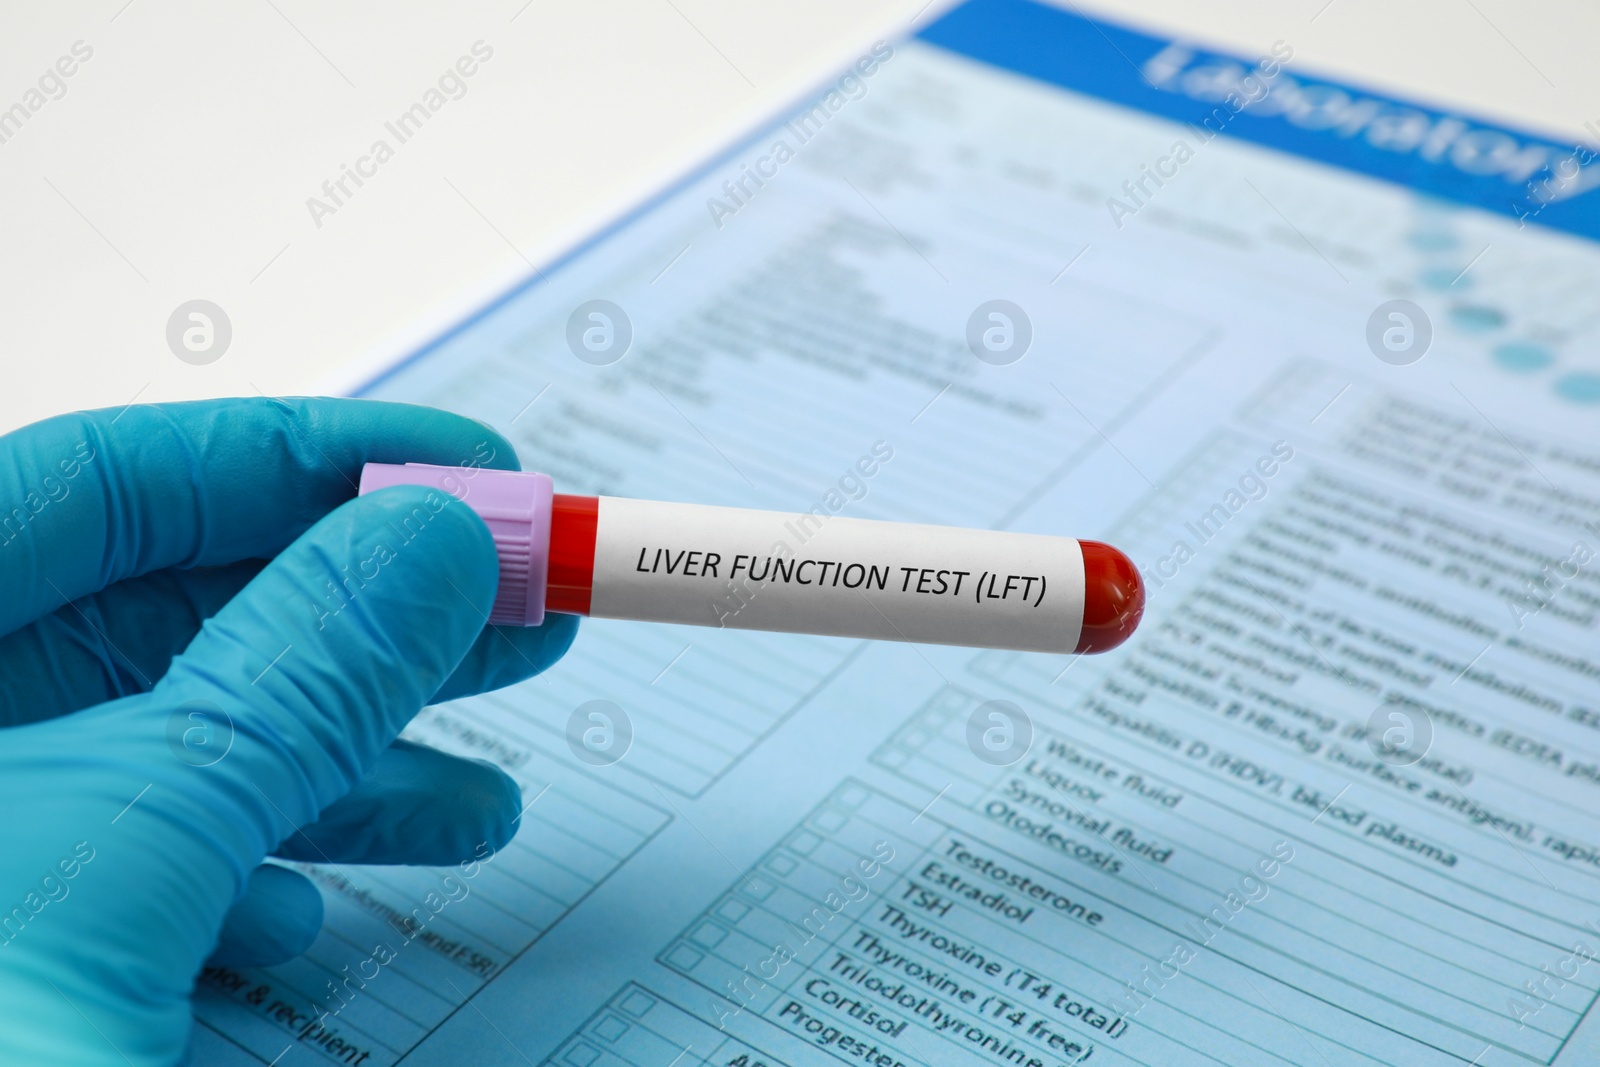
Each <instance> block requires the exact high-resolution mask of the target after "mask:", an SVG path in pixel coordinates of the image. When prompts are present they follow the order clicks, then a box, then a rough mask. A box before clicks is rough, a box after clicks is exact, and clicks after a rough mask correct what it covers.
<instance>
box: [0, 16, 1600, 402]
mask: <svg viewBox="0 0 1600 1067" xmlns="http://www.w3.org/2000/svg"><path fill="white" fill-rule="evenodd" d="M941 2H942V0H941ZM1063 2H1064V3H1067V4H1068V6H1071V2H1070V0H1063ZM1080 10H1083V11H1084V12H1085V13H1088V14H1091V15H1097V16H1105V17H1109V18H1113V19H1116V20H1119V21H1123V22H1128V23H1133V24H1144V25H1147V26H1151V27H1154V28H1156V32H1163V31H1170V32H1174V33H1177V32H1181V33H1184V34H1186V35H1188V36H1190V37H1192V38H1193V39H1195V40H1196V41H1198V42H1201V43H1210V44H1214V45H1221V46H1224V47H1226V48H1231V49H1233V50H1236V51H1243V52H1246V53H1251V54H1254V53H1257V52H1260V51H1263V50H1265V49H1266V48H1267V47H1268V46H1269V45H1270V44H1271V43H1272V42H1273V41H1275V40H1278V39H1283V40H1287V41H1289V42H1290V43H1292V45H1293V46H1294V49H1295V53H1296V58H1295V62H1296V66H1297V68H1298V69H1300V70H1302V71H1305V72H1307V73H1310V72H1318V71H1320V72H1326V73H1329V74H1334V75H1343V76H1344V77H1346V78H1348V79H1349V80H1353V81H1356V82H1357V83H1364V84H1368V85H1371V86H1373V87H1375V88H1387V89H1389V90H1391V91H1393V92H1396V93H1399V94H1401V95H1408V96H1411V97H1414V98H1418V99H1421V100H1425V101H1430V102H1434V103H1436V104H1443V105H1446V106H1451V105H1453V106H1457V107H1461V108H1464V109H1467V110H1469V111H1475V112H1478V113H1480V114H1482V115H1484V116H1486V117H1492V118H1499V119H1502V120H1504V121H1508V122H1511V123H1515V124H1520V125H1524V126H1528V127H1531V128H1534V129H1539V130H1544V131H1547V132H1548V133H1550V134H1552V135H1558V136H1567V137H1571V136H1576V135H1578V134H1579V133H1580V132H1581V130H1582V127H1583V124H1584V123H1585V122H1595V123H1596V125H1597V127H1600V65H1597V64H1595V63H1594V62H1593V58H1592V54H1591V48H1592V43H1593V42H1594V41H1596V40H1600V7H1595V6H1594V5H1580V4H1577V3H1559V4H1558V3H1549V4H1541V5H1526V4H1518V3H1515V2H1514V0H1406V2H1405V3H1404V4H1403V5H1398V4H1394V3H1392V2H1384V0H1332V2H1331V3H1329V2H1327V0H1234V2H1231V3H1213V4H1194V3H1190V2H1185V0H1116V2H1112V0H1101V2H1099V3H1097V4H1096V5H1094V6H1093V7H1092V8H1083V9H1080ZM919 13H920V18H922V19H923V20H925V19H926V18H928V17H929V16H930V15H931V14H932V10H929V9H925V8H924V4H923V0H761V2H755V0H743V2H738V0H531V2H526V3H525V0H497V2H494V3H451V4H416V3H410V4H382V5H380V4H377V3H364V4H353V3H344V4H338V5H326V4H313V3H309V2H307V0H235V2H229V3H214V4H200V3H188V4H175V3H168V2H163V0H132V2H131V3H127V2H126V0H102V2H96V3H92V4H91V3H84V4H76V3H74V4H50V5H45V4H30V5H22V4H18V3H14V4H11V5H8V9H7V10H6V11H5V12H4V13H3V14H0V109H4V108H7V107H9V106H10V105H11V104H13V103H15V102H17V101H18V100H20V99H21V98H22V95H23V93H24V92H26V91H27V90H28V89H29V88H30V87H32V86H33V85H34V84H35V81H36V79H37V78H38V76H39V74H41V73H42V72H44V71H45V69H46V68H47V67H49V66H50V65H51V64H52V63H53V62H54V61H55V60H56V58H57V57H58V56H61V55H63V54H66V53H67V52H68V51H69V50H70V48H71V46H72V44H73V42H75V41H78V40H82V41H85V42H87V43H88V44H89V45H90V46H91V47H93V49H94V56H93V59H92V60H90V61H89V62H88V63H86V64H84V65H83V66H82V67H81V69H80V70H79V71H78V72H77V73H76V74H75V75H74V76H73V77H72V78H71V79H70V80H69V81H68V82H67V87H68V91H67V93H66V95H65V96H63V97H62V98H61V99H58V100H52V101H51V102H49V103H48V104H47V105H46V106H45V107H43V108H42V109H41V110H40V111H39V112H38V113H37V114H35V115H34V116H33V117H32V118H31V119H30V120H29V121H28V122H27V124H26V125H25V127H24V128H23V129H22V131H21V132H20V133H19V134H17V135H16V136H15V137H13V138H11V139H10V140H9V141H7V142H6V143H4V144H0V197H3V203H4V205H5V206H4V213H3V220H4V221H3V223H0V353H3V355H0V359H3V360H4V363H3V366H4V375H5V377H4V381H5V388H4V389H3V390H0V430H3V429H10V428H13V427H15V426H18V425H21V424H23V423H26V422H29V421H32V420H34V419H38V418H42V417H44V416H47V415H50V414H54V413H56V412H60V411H66V410H69V409H73V408H80V407H98V406H120V405H123V404H126V403H129V402H130V401H133V400H135V399H138V400H140V401H151V400H172V399H184V398H193V397H204V396H221V395H232V394H244V395H249V394H252V393H254V392H257V391H260V392H265V393H295V392H307V391H312V390H314V389H317V388H319V387H326V386H327V385H328V384H329V383H332V382H338V381H342V380H348V379H350V377H351V376H352V375H353V374H354V373H355V369H356V368H357V367H358V366H361V365H370V363H371V361H372V360H373V359H375V358H381V357H382V356H383V355H384V354H386V353H392V352H394V351H397V350H399V348H400V346H402V345H405V344H406V343H408V341H409V340H410V339H412V338H418V337H420V336H423V335H425V334H426V332H428V331H429V330H430V329H431V328H432V327H433V326H436V325H441V324H443V323H444V322H447V321H448V319H449V317H450V316H451V315H453V314H455V313H456V312H457V311H459V309H460V308H461V307H462V306H463V305H464V302H466V301H471V300H473V299H475V298H476V294H482V293H486V292H487V291H489V290H490V289H492V288H493V287H494V286H496V285H499V284H500V283H501V280H503V279H506V278H508V277H510V276H511V275H513V274H515V273H518V272H520V271H525V270H526V269H527V268H526V266H525V265H524V264H523V260H522V257H526V258H527V259H529V260H532V261H533V262H540V261H541V260H543V259H545V258H547V257H548V256H549V255H551V254H552V253H554V252H555V251H557V250H559V249H560V248H562V247H564V246H566V245H567V244H570V243H571V242H572V241H573V240H574V239H576V238H577V237H579V236H581V235H582V234H583V233H584V232H586V231H587V230H588V229H589V228H591V227H593V226H594V225H595V224H597V223H598V222H600V221H602V220H604V219H606V218H608V217H610V216H612V215H614V214H615V213H616V212H617V211H618V210H620V209H622V208H624V207H626V206H627V205H628V204H629V203H630V202H632V201H634V200H636V199H637V198H638V197H640V196H641V195H643V194H645V193H647V192H648V191H649V190H651V189H652V188H655V187H658V186H659V185H660V183H662V182H663V181H665V180H666V179H667V178H669V177H670V176H671V175H672V174H674V173H676V172H680V171H682V170H683V169H685V168H687V167H689V166H691V165H692V164H693V163H694V162H695V161H696V160H697V159H700V158H702V157H703V156H704V155H705V154H706V153H707V152H709V151H710V150H712V149H713V148H715V147H716V146H717V145H719V144H721V143H723V142H725V141H726V140H728V139H729V138H730V137H731V136H733V135H734V134H736V133H737V132H739V131H741V130H744V129H747V128H749V127H750V126H751V125H752V124H755V123H757V122H759V121H760V120H761V119H762V117H763V116H767V115H769V114H771V113H772V111H773V109H774V108H776V107H778V106H781V105H784V104H786V103H788V102H790V101H792V100H793V99H794V98H795V97H796V96H797V94H801V93H804V92H806V91H807V90H808V89H809V88H810V87H812V86H814V85H815V84H816V83H817V82H819V81H820V80H821V79H822V78H823V77H825V76H826V75H827V73H828V72H829V70H830V69H831V68H833V67H835V66H837V65H840V64H841V63H843V62H845V61H847V60H849V59H850V58H852V57H853V56H854V55H856V54H857V53H859V52H860V51H861V50H863V49H864V48H865V47H866V46H867V45H869V44H870V42H872V41H873V40H874V39H875V38H878V37H894V36H898V35H899V34H901V33H903V32H904V30H905V29H906V28H907V27H908V26H909V25H910V24H911V23H912V21H913V20H914V19H917V18H918V17H919ZM479 39H482V40H484V41H485V42H487V43H488V44H489V45H490V46H491V47H493V49H494V58H493V59H492V60H490V61H489V62H488V63H486V64H485V65H484V66H483V67H482V69H481V70H480V71H479V72H478V74H477V75H476V76H474V77H473V78H472V79H471V80H470V82H469V83H468V92H467V95H466V96H465V97H463V98H462V99H460V100H454V101H451V102H450V103H449V104H447V105H446V106H445V107H444V108H443V109H442V110H441V111H440V112H438V113H437V114H436V115H434V116H433V118H432V119H431V120H430V122H429V123H428V124H427V126H426V127H425V128H424V130H423V131H422V132H421V133H419V134H418V135H417V136H416V138H415V139H414V140H412V141H411V142H410V143H407V144H405V145H403V146H401V147H400V148H399V151H398V154H397V155H396V157H395V159H394V160H392V161H390V162H389V163H388V164H386V165H385V166H384V167H382V168H381V169H380V170H379V173H378V174H377V176H376V177H375V178H373V179H371V180H370V181H368V183H367V184H366V186H364V187H363V188H361V189H360V190H359V191H358V192H357V194H356V195H355V196H354V197H353V198H352V199H351V200H350V201H349V202H348V203H347V204H346V205H345V206H344V207H343V208H341V209H340V210H339V211H338V213H337V214H336V215H334V216H331V217H326V218H324V219H323V220H322V226H321V227H320V228H318V227H317V226H316V225H314V223H313V221H312V218H311V214H310V212H309V211H308V210H307V207H306V200H307V198H308V197H310V196H313V195H318V194H319V190H320V187H321V185H322V183H323V181H324V180H326V179H328V178H332V177H337V176H338V173H339V168H340V165H341V164H349V163H353V162H354V161H355V159H356V158H357V157H358V156H360V155H362V154H363V153H364V152H365V151H366V150H367V148H368V146H369V145H370V144H371V143H372V142H373V141H374V140H375V139H376V138H378V137H380V136H384V137H386V139H389V140H391V143H393V139H392V138H389V137H387V135H386V134H385V131H384V130H383V123H384V122H385V121H386V120H388V119H392V118H394V117H395V116H396V115H398V114H399V113H400V112H402V111H403V110H405V109H406V108H407V107H408V106H409V105H410V104H412V103H413V102H415V101H416V100H417V99H418V98H419V97H420V96H421V94H422V93H423V91H424V90H426V89H427V88H428V87H429V86H431V85H432V84H433V83H434V82H435V80H436V79H437V78H438V76H439V74H440V73H442V72H444V71H445V70H446V69H447V68H448V67H449V66H450V65H451V64H452V63H453V62H454V61H455V60H456V58H457V57H458V56H461V55H464V54H466V53H467V52H468V51H469V49H470V47H471V45H472V43H473V42H474V41H476V40H479ZM1591 136H1592V135H1591ZM197 297H200V298H206V299H209V300H212V301H215V302H216V303H218V304H219V305H221V306H222V307H223V308H224V309H225V310H226V311H227V313H228V315H229V316H230V318H231V320H232V323H233V331H234V334H233V341H232V345H231V347H230V348H229V350H228V351H227V353H226V354H225V355H224V356H223V358H222V359H220V360H219V361H217V362H216V363H214V364H211V365H209V366H203V367H196V366H190V365H188V364H185V363H182V362H180V361H179V360H177V359H176V358H175V357H174V356H173V355H172V354H171V352H170V351H169V350H168V348H167V345H166V341H165V326H166V321H167V318H168V316H169V314H170V313H171V312H172V310H173V309H174V308H175V307H176V306H177V305H178V304H180V303H182V302H183V301H186V300H189V299H193V298H197Z"/></svg>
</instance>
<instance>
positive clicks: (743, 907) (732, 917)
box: [717, 897, 750, 923]
mask: <svg viewBox="0 0 1600 1067" xmlns="http://www.w3.org/2000/svg"><path fill="white" fill-rule="evenodd" d="M749 914H750V905H748V904H746V903H745V902H744V901H742V900H735V899H734V898H732V897H729V898H728V899H727V900H724V901H723V902H722V903H721V904H719V905H717V917H718V918H719V919H726V920H727V921H728V922H731V923H738V921H739V920H740V919H742V918H744V917H745V916H746V915H749Z"/></svg>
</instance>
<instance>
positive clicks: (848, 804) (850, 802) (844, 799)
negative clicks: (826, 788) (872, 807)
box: [833, 785, 869, 811]
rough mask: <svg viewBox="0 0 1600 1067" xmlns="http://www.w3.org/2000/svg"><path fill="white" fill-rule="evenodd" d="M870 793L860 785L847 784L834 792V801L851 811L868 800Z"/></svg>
mask: <svg viewBox="0 0 1600 1067" xmlns="http://www.w3.org/2000/svg"><path fill="white" fill-rule="evenodd" d="M868 795H869V794H868V793H867V791H866V790H865V789H863V788H861V787H860V786H859V785H847V786H845V787H844V788H843V789H841V790H839V792H838V793H836V794H834V797H833V802H834V803H835V804H837V805H839V806H840V807H841V808H849V809H850V810H851V811H855V810H856V809H857V808H859V807H860V806H861V805H863V804H865V803H866V802H867V797H868Z"/></svg>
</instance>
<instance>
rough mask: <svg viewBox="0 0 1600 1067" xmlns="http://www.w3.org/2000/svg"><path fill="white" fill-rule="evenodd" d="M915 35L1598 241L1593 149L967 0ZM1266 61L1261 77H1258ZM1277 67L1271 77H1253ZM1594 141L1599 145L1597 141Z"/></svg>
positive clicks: (1599, 186)
mask: <svg viewBox="0 0 1600 1067" xmlns="http://www.w3.org/2000/svg"><path fill="white" fill-rule="evenodd" d="M919 37H920V38H921V39H922V40H924V41H926V42H928V43H929V44H934V45H938V46H939V47H941V48H945V49H948V50H949V51H952V52H956V53H959V54H961V55H965V56H968V57H970V58H973V59H977V60H981V61H983V62H985V63H990V64H992V65H994V66H998V67H1003V68H1006V69H1008V70H1013V71H1016V72H1017V73H1019V74H1024V75H1027V76H1029V77H1032V78H1037V79H1038V80H1040V81H1044V82H1049V83H1051V84H1053V85H1059V86H1061V87H1063V88H1066V89H1070V90H1072V91H1074V92H1078V93H1082V94H1084V95H1085V96H1092V97H1096V98H1098V99H1101V100H1105V101H1109V102H1111V103H1114V104H1121V105H1123V106H1126V107H1132V108H1137V109H1138V110H1140V111H1145V112H1149V113H1150V114H1153V115H1160V116H1162V117H1163V118H1169V119H1174V120H1177V121H1179V122H1186V123H1190V124H1192V125H1193V126H1195V127H1197V128H1200V129H1203V130H1204V131H1205V133H1203V134H1202V135H1201V136H1202V138H1203V139H1205V140H1209V139H1210V136H1211V135H1212V134H1216V133H1221V134H1223V135H1225V136H1228V137H1234V138H1237V139H1239V140H1242V141H1250V142H1252V143H1255V144H1259V145H1265V146H1267V147H1269V148H1276V149H1278V150H1280V151H1284V152H1290V153H1293V154H1295V155H1298V156H1302V157H1304V158H1307V159H1312V160H1316V161H1318V162H1321V163H1327V164H1331V165H1332V166H1336V167H1341V168H1343V169H1345V170H1350V171H1355V172H1357V173H1360V174H1365V175H1368V176H1370V177H1373V178H1380V179H1383V180H1386V181H1391V182H1396V183H1398V184H1400V185H1404V186H1406V187H1408V188H1412V189H1415V190H1417V191H1419V192H1423V193H1427V194H1430V195H1433V196H1437V197H1440V198H1441V199H1445V200H1453V201H1455V202H1457V203H1461V204H1467V205H1470V206H1472V207H1477V208H1482V209H1483V210H1485V211H1490V212H1494V213H1495V214H1499V215H1507V216H1510V217H1512V218H1516V219H1519V220H1523V221H1524V222H1525V223H1528V224H1533V225H1539V226H1544V227H1548V228H1550V229H1555V230H1562V231H1565V232H1567V233H1572V234H1578V235H1580V236H1583V237H1588V238H1593V239H1600V158H1597V153H1600V150H1594V149H1591V148H1590V147H1589V146H1588V145H1584V144H1577V143H1573V144H1562V143H1561V142H1560V141H1559V140H1552V139H1550V138H1545V137H1539V136H1534V135H1530V134H1527V133H1522V132H1518V131H1514V130H1510V129H1506V128H1504V127H1501V126H1498V125H1495V124H1494V123H1489V122H1484V121H1482V120H1479V119H1475V118H1471V117H1468V116H1466V115H1464V114H1462V113H1460V112H1454V111H1450V112H1446V111H1437V110H1434V109H1431V108H1427V107H1421V106H1418V105H1415V104H1411V103H1406V102H1403V101H1398V100H1394V99H1392V98H1389V97H1386V96H1383V95H1381V94H1378V93H1372V92H1367V91H1366V90H1363V89H1357V88H1354V87H1352V86H1349V85H1344V84H1340V83H1336V82H1332V81H1329V80H1328V79H1325V78H1316V77H1310V76H1307V75H1303V74H1302V73H1301V72H1300V71H1298V70H1296V69H1295V63H1294V60H1293V59H1292V58H1291V59H1290V60H1289V61H1288V62H1287V63H1283V64H1279V63H1278V62H1275V61H1274V57H1272V56H1271V55H1270V54H1269V55H1267V56H1263V57H1258V58H1257V59H1241V58H1239V57H1237V56H1232V55H1224V54H1221V53H1217V52H1209V51H1206V50H1205V49H1202V48H1199V47H1196V46H1193V45H1188V44H1185V43H1183V42H1182V41H1175V40H1167V39H1164V38H1160V37H1152V36H1150V35H1148V34H1144V33H1139V32H1137V31H1135V30H1129V29H1125V28H1123V27H1120V26H1116V25H1112V24H1110V23H1105V22H1099V21H1092V20H1090V19H1087V18H1084V17H1081V16H1078V15H1075V14H1073V13H1071V12H1068V11H1063V10H1061V9H1059V8H1054V7H1046V6H1044V5H1042V4H1038V3H1034V2H1032V0H968V2H967V3H964V4H962V5H961V6H959V7H957V8H955V9H954V10H952V11H950V12H949V13H948V14H946V15H945V16H943V17H942V18H940V19H938V20H937V21H935V22H933V23H932V24H930V25H929V26H927V27H926V28H924V29H923V31H922V32H921V34H919ZM1289 43H1290V44H1291V45H1292V43H1293V42H1289ZM1263 59H1264V60H1266V61H1267V62H1268V66H1267V67H1258V63H1259V62H1260V60H1263ZM1273 68H1276V74H1275V75H1274V76H1272V77H1267V76H1265V75H1263V74H1262V70H1264V69H1265V70H1271V69H1273ZM1247 78H1249V79H1251V80H1246V79H1247ZM1263 91H1264V95H1263ZM1230 94H1231V96H1232V104H1233V105H1235V106H1230V102H1229V97H1230ZM1252 97H1254V98H1255V100H1254V102H1253V103H1246V102H1245V101H1246V100H1248V99H1249V98H1252ZM1590 132H1591V133H1593V134H1595V135H1596V136H1597V139H1600V130H1597V129H1595V128H1593V127H1591V128H1590ZM1111 192H1112V194H1113V195H1115V190H1112V191H1111Z"/></svg>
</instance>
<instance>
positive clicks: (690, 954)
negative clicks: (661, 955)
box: [666, 944, 706, 974]
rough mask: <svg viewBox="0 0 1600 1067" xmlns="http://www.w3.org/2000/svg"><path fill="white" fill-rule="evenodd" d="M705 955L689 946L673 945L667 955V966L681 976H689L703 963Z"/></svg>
mask: <svg viewBox="0 0 1600 1067" xmlns="http://www.w3.org/2000/svg"><path fill="white" fill-rule="evenodd" d="M705 958H706V954H705V953H704V952H701V951H700V950H699V949H697V948H692V947H690V946H689V945H683V944H679V945H674V946H673V947H672V951H671V952H669V953H667V959H666V962H667V966H669V967H671V968H672V969H673V970H675V971H678V972H680V973H682V974H689V973H690V972H692V971H693V970H694V969H695V968H696V967H698V966H700V964H701V963H703V962H704V961H705Z"/></svg>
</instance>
